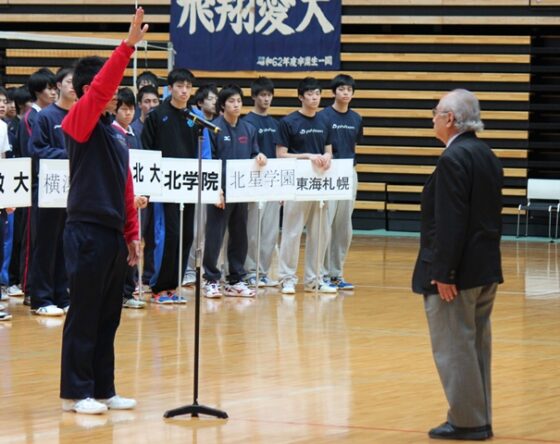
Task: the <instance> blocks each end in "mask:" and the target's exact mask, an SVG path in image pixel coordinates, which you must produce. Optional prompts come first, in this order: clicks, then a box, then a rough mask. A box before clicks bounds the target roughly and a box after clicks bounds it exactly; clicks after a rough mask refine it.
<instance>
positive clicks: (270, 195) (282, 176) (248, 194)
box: [226, 159, 297, 202]
mask: <svg viewBox="0 0 560 444" xmlns="http://www.w3.org/2000/svg"><path fill="white" fill-rule="evenodd" d="M226 162H227V163H226V202H269V201H283V200H294V199H295V195H296V162H297V160H296V159H268V160H267V162H266V165H264V166H259V165H258V164H257V162H256V161H255V159H248V160H228V161H226Z"/></svg>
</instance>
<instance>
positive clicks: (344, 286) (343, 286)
mask: <svg viewBox="0 0 560 444" xmlns="http://www.w3.org/2000/svg"><path fill="white" fill-rule="evenodd" d="M331 285H336V288H338V289H339V290H354V284H351V283H350V282H346V281H345V280H344V279H342V278H332V279H331Z"/></svg>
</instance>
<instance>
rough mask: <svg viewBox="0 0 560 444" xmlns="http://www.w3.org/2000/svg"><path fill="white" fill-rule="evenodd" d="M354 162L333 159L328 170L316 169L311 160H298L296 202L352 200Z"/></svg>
mask: <svg viewBox="0 0 560 444" xmlns="http://www.w3.org/2000/svg"><path fill="white" fill-rule="evenodd" d="M353 190H354V161H353V160H352V159H333V160H332V161H331V166H330V168H329V169H328V170H323V169H321V168H318V167H316V166H315V165H314V164H313V162H311V160H298V161H297V167H296V200H300V201H303V200H352V198H353Z"/></svg>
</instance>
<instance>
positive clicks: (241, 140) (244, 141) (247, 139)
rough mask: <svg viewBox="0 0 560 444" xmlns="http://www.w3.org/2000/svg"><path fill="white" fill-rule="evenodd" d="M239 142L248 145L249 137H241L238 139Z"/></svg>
mask: <svg viewBox="0 0 560 444" xmlns="http://www.w3.org/2000/svg"><path fill="white" fill-rule="evenodd" d="M237 141H238V142H239V143H241V144H243V145H246V144H247V142H248V141H249V138H248V137H247V136H239V137H238V138H237Z"/></svg>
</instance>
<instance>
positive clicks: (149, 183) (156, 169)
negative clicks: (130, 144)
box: [128, 150, 162, 196]
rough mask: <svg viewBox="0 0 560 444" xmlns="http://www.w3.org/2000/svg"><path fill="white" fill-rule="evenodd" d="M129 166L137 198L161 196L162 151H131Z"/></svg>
mask: <svg viewBox="0 0 560 444" xmlns="http://www.w3.org/2000/svg"><path fill="white" fill-rule="evenodd" d="M128 155H129V165H130V172H131V174H132V182H133V183H134V194H135V195H137V196H140V195H141V196H159V195H160V194H161V190H162V182H161V177H160V176H161V151H157V150H129V151H128Z"/></svg>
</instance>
